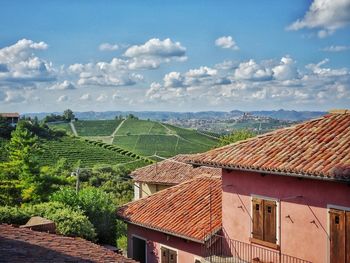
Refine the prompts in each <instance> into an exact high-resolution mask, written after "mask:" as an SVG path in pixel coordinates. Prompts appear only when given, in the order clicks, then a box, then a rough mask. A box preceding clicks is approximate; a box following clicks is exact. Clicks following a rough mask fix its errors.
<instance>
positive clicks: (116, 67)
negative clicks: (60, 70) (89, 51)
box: [68, 58, 143, 87]
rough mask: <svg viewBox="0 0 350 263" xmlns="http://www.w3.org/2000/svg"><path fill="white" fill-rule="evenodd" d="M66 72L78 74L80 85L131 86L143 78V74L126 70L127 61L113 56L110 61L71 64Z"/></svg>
mask: <svg viewBox="0 0 350 263" xmlns="http://www.w3.org/2000/svg"><path fill="white" fill-rule="evenodd" d="M68 72H69V73H71V74H74V75H77V76H78V85H80V86H90V85H93V86H104V87H105V86H131V85H134V84H136V83H138V82H140V81H142V80H143V76H142V75H140V74H137V73H133V72H129V71H128V62H127V61H125V60H123V59H119V58H114V59H112V61H111V62H109V63H108V62H97V63H87V64H73V65H70V66H69V67H68Z"/></svg>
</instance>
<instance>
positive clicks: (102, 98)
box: [96, 94, 108, 102]
mask: <svg viewBox="0 0 350 263" xmlns="http://www.w3.org/2000/svg"><path fill="white" fill-rule="evenodd" d="M107 100H108V96H107V95H106V94H100V95H99V96H98V97H97V98H96V101H98V102H105V101H107Z"/></svg>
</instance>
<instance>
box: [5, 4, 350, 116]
mask: <svg viewBox="0 0 350 263" xmlns="http://www.w3.org/2000/svg"><path fill="white" fill-rule="evenodd" d="M322 3H323V4H322ZM1 7H2V8H1V11H0V12H1V16H0V111H20V112H39V111H61V110H64V109H66V108H71V109H73V110H76V111H84V110H95V111H102V110H168V111H200V110H232V109H242V110H259V109H279V108H286V109H296V110H327V109H329V108H339V107H343V108H344V107H347V108H348V107H349V106H348V105H350V37H349V36H350V26H349V23H350V0H333V1H331V0H314V1H305V0H293V1H289V0H288V1H271V0H260V1H248V0H245V1H132V0H131V1H130V0H129V1H86V0H85V1H14V0H12V1H1Z"/></svg>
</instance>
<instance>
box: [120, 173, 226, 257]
mask: <svg viewBox="0 0 350 263" xmlns="http://www.w3.org/2000/svg"><path fill="white" fill-rule="evenodd" d="M221 204H222V201H221V178H220V177H219V176H213V175H208V174H203V175H199V176H197V177H195V178H193V179H191V180H188V181H186V182H183V183H180V184H178V185H176V186H172V187H169V188H167V189H164V190H161V191H159V192H157V193H155V194H153V195H150V196H147V197H144V198H141V199H139V200H137V201H133V202H131V203H128V204H126V205H124V206H122V207H120V208H119V209H118V211H117V215H118V216H119V218H121V219H122V220H124V221H125V222H126V223H127V224H128V256H129V257H131V258H133V259H135V260H137V261H139V262H141V263H155V262H162V263H182V262H184V263H187V262H188V263H191V262H192V263H199V262H202V259H203V257H204V256H205V253H206V251H205V250H204V249H203V248H204V247H205V245H206V244H208V242H210V241H211V240H212V237H213V236H214V235H215V234H216V233H218V232H219V231H221V222H222V219H221V215H222V213H221V208H222V206H221Z"/></svg>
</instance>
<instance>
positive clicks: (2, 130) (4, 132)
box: [0, 116, 14, 139]
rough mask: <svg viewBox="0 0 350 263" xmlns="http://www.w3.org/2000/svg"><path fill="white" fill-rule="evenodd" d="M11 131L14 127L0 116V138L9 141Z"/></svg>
mask: <svg viewBox="0 0 350 263" xmlns="http://www.w3.org/2000/svg"><path fill="white" fill-rule="evenodd" d="M13 130H14V127H13V126H11V123H10V122H9V121H8V120H6V118H3V117H2V116H0V137H3V138H6V139H9V138H10V137H11V132H12V131H13Z"/></svg>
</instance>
